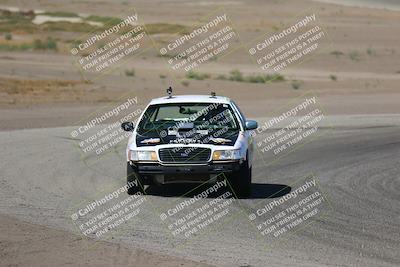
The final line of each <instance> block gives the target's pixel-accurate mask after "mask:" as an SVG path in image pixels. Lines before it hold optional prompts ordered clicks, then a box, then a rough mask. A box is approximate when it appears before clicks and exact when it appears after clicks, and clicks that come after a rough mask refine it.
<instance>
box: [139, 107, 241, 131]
mask: <svg viewBox="0 0 400 267" xmlns="http://www.w3.org/2000/svg"><path fill="white" fill-rule="evenodd" d="M182 127H188V128H196V129H204V130H209V129H212V130H216V129H219V128H225V129H227V130H229V131H230V130H238V129H239V124H238V121H237V119H236V116H235V114H234V113H233V110H232V109H231V107H230V106H229V105H228V104H220V103H173V104H160V105H151V106H149V107H148V108H147V110H146V112H145V113H144V115H143V117H142V119H141V121H140V122H139V125H138V132H139V134H143V133H145V132H149V131H160V130H166V129H175V130H177V129H180V128H182Z"/></svg>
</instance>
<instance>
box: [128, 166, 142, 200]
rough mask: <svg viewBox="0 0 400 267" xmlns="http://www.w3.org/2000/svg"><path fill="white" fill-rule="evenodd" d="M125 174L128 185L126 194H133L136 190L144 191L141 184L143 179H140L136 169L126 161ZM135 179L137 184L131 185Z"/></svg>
mask: <svg viewBox="0 0 400 267" xmlns="http://www.w3.org/2000/svg"><path fill="white" fill-rule="evenodd" d="M126 172H127V175H126V183H127V185H128V190H127V192H128V195H134V194H136V193H138V192H141V193H144V185H143V180H142V179H141V177H140V175H139V174H138V173H137V172H136V170H135V169H134V168H133V167H132V166H131V165H130V164H129V162H128V163H127V169H126ZM135 180H137V186H131V185H130V184H132V183H133V182H134V181H135Z"/></svg>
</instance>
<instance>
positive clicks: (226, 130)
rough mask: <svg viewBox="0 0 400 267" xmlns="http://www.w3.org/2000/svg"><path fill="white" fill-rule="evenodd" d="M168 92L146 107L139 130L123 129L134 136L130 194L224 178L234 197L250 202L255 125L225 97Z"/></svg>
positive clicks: (130, 144) (129, 152)
mask: <svg viewBox="0 0 400 267" xmlns="http://www.w3.org/2000/svg"><path fill="white" fill-rule="evenodd" d="M167 91H168V94H169V96H167V97H162V98H157V99H153V100H152V101H151V102H150V103H149V104H148V106H147V107H146V109H145V110H144V112H143V113H142V114H141V116H140V118H139V120H138V123H137V124H136V125H134V123H133V122H124V123H122V125H121V126H122V129H124V130H125V131H132V135H131V136H130V138H129V141H128V146H127V148H126V157H127V182H128V188H129V189H128V193H129V194H134V193H137V192H138V191H141V192H144V185H151V184H155V185H163V184H170V183H206V182H208V183H212V182H216V181H217V180H218V179H223V177H225V178H227V179H228V181H229V183H230V185H231V186H232V188H233V190H234V192H235V194H236V195H238V196H241V197H245V196H248V195H249V194H250V190H251V170H252V157H253V138H252V136H251V130H254V129H256V128H257V127H258V126H257V122H256V121H252V120H246V118H245V117H244V115H243V113H242V112H241V111H240V109H239V108H238V107H237V105H236V104H235V103H234V102H233V101H232V100H230V99H229V98H227V97H221V96H216V95H215V93H212V94H211V96H209V95H179V96H172V95H171V93H172V90H171V89H169V90H167ZM222 173H223V175H221V174H222ZM135 185H137V186H135Z"/></svg>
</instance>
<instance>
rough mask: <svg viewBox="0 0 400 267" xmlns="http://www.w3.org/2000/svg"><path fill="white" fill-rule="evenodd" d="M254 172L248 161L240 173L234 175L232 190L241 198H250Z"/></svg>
mask: <svg viewBox="0 0 400 267" xmlns="http://www.w3.org/2000/svg"><path fill="white" fill-rule="evenodd" d="M251 176H252V170H251V167H249V163H248V161H245V162H244V163H243V164H242V166H241V167H240V169H239V171H237V172H235V173H233V175H232V178H231V184H232V188H233V190H234V191H235V194H236V196H237V197H239V198H243V197H249V196H250V194H251Z"/></svg>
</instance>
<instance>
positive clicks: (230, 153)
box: [212, 149, 241, 160]
mask: <svg viewBox="0 0 400 267" xmlns="http://www.w3.org/2000/svg"><path fill="white" fill-rule="evenodd" d="M212 159H213V160H235V159H241V156H240V150H239V149H236V150H216V151H214V153H213V157H212Z"/></svg>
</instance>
